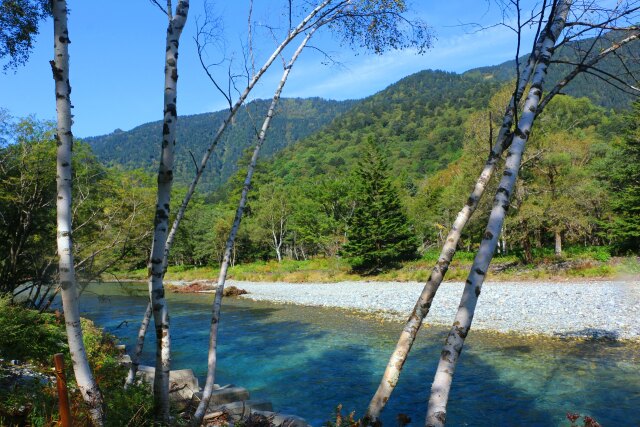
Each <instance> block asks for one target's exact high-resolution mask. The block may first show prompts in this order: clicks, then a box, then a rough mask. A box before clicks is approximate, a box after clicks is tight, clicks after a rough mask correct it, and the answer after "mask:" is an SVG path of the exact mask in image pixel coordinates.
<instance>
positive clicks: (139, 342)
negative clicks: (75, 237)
mask: <svg viewBox="0 0 640 427" xmlns="http://www.w3.org/2000/svg"><path fill="white" fill-rule="evenodd" d="M152 312H153V310H152V309H151V303H149V304H147V309H146V310H145V312H144V317H143V318H142V323H141V324H140V329H139V330H138V338H137V339H136V346H135V348H134V349H133V353H132V355H131V366H130V367H129V373H128V374H127V379H126V381H125V383H124V388H125V389H126V388H127V387H129V386H130V385H131V384H133V382H134V381H135V379H136V373H137V372H138V366H140V355H141V354H142V348H143V347H144V337H145V335H146V334H147V328H148V327H149V321H150V320H151V313H152Z"/></svg>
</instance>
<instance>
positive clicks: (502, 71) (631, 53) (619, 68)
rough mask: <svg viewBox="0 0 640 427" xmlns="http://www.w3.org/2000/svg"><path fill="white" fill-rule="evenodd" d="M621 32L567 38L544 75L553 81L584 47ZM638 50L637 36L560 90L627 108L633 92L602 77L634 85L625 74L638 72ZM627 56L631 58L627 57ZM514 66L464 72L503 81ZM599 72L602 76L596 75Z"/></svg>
mask: <svg viewBox="0 0 640 427" xmlns="http://www.w3.org/2000/svg"><path fill="white" fill-rule="evenodd" d="M624 34H625V33H622V32H617V31H611V32H609V33H608V34H606V36H604V37H602V38H601V39H599V40H596V41H595V42H594V39H591V38H589V39H585V40H580V41H576V42H570V43H567V44H566V45H563V46H562V47H560V49H559V51H558V52H557V53H556V54H555V55H554V60H553V62H552V64H551V65H550V67H549V73H548V75H547V78H546V79H545V81H546V82H547V83H548V86H552V85H554V84H555V83H556V82H558V81H559V80H560V79H561V78H563V77H564V76H565V75H566V74H567V73H568V72H569V71H570V70H571V69H573V67H574V66H573V65H570V64H574V63H576V62H578V58H580V57H581V55H584V52H585V51H588V50H591V51H592V52H600V51H602V50H603V49H606V48H607V47H609V46H611V44H612V41H613V40H620V39H621V38H623V36H624ZM639 51H640V40H635V41H632V42H631V43H629V44H628V45H626V46H623V47H621V48H620V49H619V51H618V52H617V54H616V55H610V56H609V57H607V58H605V59H604V60H602V61H601V62H600V63H599V64H598V67H597V69H598V70H601V72H599V71H593V72H591V71H589V72H584V73H581V74H580V75H579V76H577V77H576V78H575V79H574V80H573V81H572V82H571V83H570V84H569V85H568V86H567V87H566V88H565V90H563V93H565V94H567V95H571V96H573V97H576V98H580V97H587V98H589V99H590V100H591V102H593V103H594V104H595V105H599V106H601V107H605V108H612V109H615V110H627V109H629V107H630V106H631V102H632V101H633V100H634V96H633V95H631V94H629V93H626V92H625V91H622V90H618V89H616V88H615V87H613V86H612V85H611V84H610V83H607V82H605V81H604V79H607V80H608V81H610V82H612V83H614V84H615V85H616V86H618V87H621V86H622V85H621V84H620V83H618V82H616V81H615V80H614V79H613V78H611V76H615V77H616V78H618V77H619V78H620V79H621V80H622V81H624V82H626V83H628V84H632V85H637V82H635V81H634V80H632V79H630V78H629V77H628V75H627V74H628V72H629V71H631V72H633V74H634V75H638V71H640V61H639V60H638V59H637V56H638V55H637V52H639ZM527 58H528V55H525V56H522V57H521V58H520V61H519V62H520V65H521V66H523V64H526V61H527ZM622 58H624V59H625V64H624V65H623V63H622V60H621V59H622ZM630 58H633V59H631V60H630ZM625 67H626V69H625ZM515 69H516V61H515V60H511V61H507V62H503V63H502V64H499V65H492V66H488V67H480V68H474V69H471V70H469V71H467V72H465V73H464V74H465V75H470V76H471V75H474V76H482V77H484V78H486V79H495V80H498V81H500V82H506V81H509V80H511V79H513V76H514V75H515ZM607 74H608V76H607ZM598 75H599V76H600V77H602V78H600V77H598Z"/></svg>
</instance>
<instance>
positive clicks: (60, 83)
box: [50, 0, 104, 426]
mask: <svg viewBox="0 0 640 427" xmlns="http://www.w3.org/2000/svg"><path fill="white" fill-rule="evenodd" d="M52 12H53V36H54V59H53V61H50V63H51V71H52V72H53V79H54V80H55V95H56V111H57V125H58V126H57V134H56V142H57V145H58V149H57V156H56V158H57V161H56V174H57V175H56V189H57V194H58V196H57V200H56V212H57V244H58V257H59V262H58V266H59V267H58V270H59V278H60V289H61V291H60V294H61V296H62V306H63V309H64V319H65V328H66V331H67V340H68V343H69V353H70V355H71V361H72V363H73V372H74V375H75V378H76V382H77V384H78V388H79V389H80V393H81V394H82V397H83V399H84V401H85V402H86V403H87V405H88V406H89V413H90V415H91V420H92V422H93V423H94V424H95V425H97V426H101V425H103V424H104V408H103V406H104V402H103V398H102V393H101V392H100V389H99V388H98V385H97V383H96V380H95V378H94V377H93V374H92V372H91V368H90V366H89V361H88V359H87V352H86V350H85V348H84V343H83V341H82V327H81V326H80V310H79V307H78V288H77V282H76V273H75V266H74V262H73V242H72V239H71V232H72V223H71V218H72V215H73V212H72V209H71V181H72V171H71V156H72V150H73V134H72V132H71V123H72V121H71V117H72V115H71V97H70V95H71V85H70V83H69V43H71V41H70V40H69V31H68V28H67V2H66V1H65V0H54V1H53V2H52Z"/></svg>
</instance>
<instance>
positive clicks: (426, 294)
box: [364, 37, 543, 424]
mask: <svg viewBox="0 0 640 427" xmlns="http://www.w3.org/2000/svg"><path fill="white" fill-rule="evenodd" d="M542 39H543V38H542V37H541V40H542ZM541 47H542V44H541V43H540V42H538V43H536V46H535V48H534V50H533V52H532V54H531V56H530V57H529V61H528V63H527V66H526V67H525V69H524V70H523V71H522V73H521V76H520V78H519V84H518V87H517V89H516V92H515V94H514V96H512V98H511V100H510V102H509V105H508V106H507V108H506V110H505V114H504V117H503V121H502V126H501V128H500V131H499V132H498V136H497V138H496V142H495V144H494V145H493V148H492V150H491V152H490V153H489V157H488V158H487V161H486V163H485V165H484V168H483V169H482V172H481V174H480V176H479V177H478V180H477V181H476V184H475V186H474V188H473V191H472V192H471V194H470V196H469V198H468V199H467V203H466V204H465V206H464V207H463V208H462V210H460V212H458V215H457V217H456V219H455V221H454V223H453V225H452V226H451V229H450V231H449V234H448V235H447V238H446V240H445V242H444V245H443V247H442V251H441V252H440V257H439V258H438V262H437V263H436V265H435V266H434V268H433V270H432V271H431V275H430V276H429V279H428V280H427V283H426V284H425V286H424V288H423V289H422V293H421V294H420V296H419V297H418V301H417V302H416V305H415V306H414V308H413V311H412V313H411V315H410V316H409V319H408V320H407V322H406V323H405V326H404V328H403V330H402V332H401V333H400V338H399V339H398V343H397V344H396V348H395V349H394V351H393V353H392V354H391V357H390V359H389V363H388V364H387V367H386V369H385V372H384V374H383V376H382V379H381V381H380V384H379V385H378V389H377V390H376V393H375V394H374V396H373V398H372V399H371V402H369V407H368V408H367V412H366V414H365V417H364V423H365V424H367V423H371V424H375V423H376V421H377V420H378V418H379V417H380V413H381V412H382V410H383V409H384V407H385V405H386V404H387V401H388V400H389V398H390V396H391V393H393V390H394V389H395V387H396V385H397V383H398V379H399V377H400V373H401V372H402V368H403V366H404V363H405V361H406V360H407V356H408V355H409V352H410V351H411V347H412V346H413V343H414V341H415V339H416V335H417V334H418V331H419V330H420V327H421V326H422V322H423V321H424V319H425V317H426V316H427V315H428V314H429V310H430V308H431V303H432V302H433V298H434V297H435V295H436V293H437V292H438V289H439V287H440V284H441V283H442V280H443V279H444V276H445V275H446V273H447V270H448V269H449V264H450V263H451V260H452V259H453V256H454V255H455V253H456V248H457V246H458V242H459V241H460V237H461V235H462V231H463V230H464V227H465V226H466V225H467V223H468V222H469V219H470V218H471V216H472V215H473V213H474V212H475V210H476V208H477V207H478V203H480V199H481V198H482V195H483V194H484V191H485V189H486V187H487V184H488V183H489V180H490V179H491V176H492V175H493V172H494V171H495V168H496V165H497V163H498V160H499V159H500V156H501V155H502V152H503V151H504V150H505V149H506V148H508V146H509V144H510V138H511V134H510V130H511V127H512V125H513V118H514V109H515V108H517V105H518V103H519V102H520V99H521V97H522V94H523V93H524V90H525V88H526V86H527V84H528V83H529V80H530V77H531V73H532V71H533V69H534V67H535V64H536V62H537V58H538V56H539V54H540V49H541Z"/></svg>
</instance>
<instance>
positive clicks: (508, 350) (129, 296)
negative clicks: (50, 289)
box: [81, 284, 640, 426]
mask: <svg viewBox="0 0 640 427" xmlns="http://www.w3.org/2000/svg"><path fill="white" fill-rule="evenodd" d="M212 299H213V296H212V295H210V294H195V295H193V294H191V295H170V297H169V303H170V313H171V336H172V354H173V361H172V368H173V369H181V368H192V369H193V370H194V371H195V373H196V375H198V376H199V377H200V379H201V381H203V379H204V376H205V373H206V357H207V342H208V330H209V329H208V327H209V321H210V307H211V302H212ZM146 301H147V300H146V296H145V288H144V287H141V286H137V287H136V286H133V287H132V286H127V287H125V288H123V287H121V286H120V285H115V284H106V285H104V284H103V285H93V286H91V287H90V289H89V292H87V293H85V295H83V297H82V301H81V310H82V312H83V315H85V316H86V317H89V318H91V319H93V320H95V321H96V323H98V324H99V325H101V326H103V327H105V329H106V330H107V331H108V332H111V333H113V334H115V335H116V336H118V337H119V338H120V339H121V341H122V342H123V343H124V344H126V345H127V350H129V349H130V348H131V345H132V344H133V343H134V341H135V335H136V333H137V328H138V325H139V321H140V317H141V316H142V314H143V312H144V307H145V305H146ZM123 321H127V322H128V323H124V324H123V323H122V322H123ZM119 325H120V327H118V326H119ZM400 329H401V325H400V324H399V323H391V322H380V321H379V320H377V319H375V318H366V317H363V316H361V315H355V314H352V313H349V312H346V311H343V310H330V309H321V308H309V307H299V306H292V305H286V306H285V305H273V304H268V303H258V302H252V301H245V300H238V299H230V298H228V299H226V300H225V301H224V306H223V312H222V320H221V324H220V340H219V369H218V372H217V380H216V382H218V383H220V384H226V383H234V384H237V385H241V386H243V387H246V388H248V389H249V390H250V392H251V395H252V398H265V399H269V400H271V401H272V402H273V404H274V408H275V409H276V410H278V411H280V412H284V413H293V414H297V415H300V416H302V417H305V418H306V419H307V420H308V421H309V422H310V423H311V424H312V425H314V426H317V425H321V424H322V423H323V422H325V421H327V420H328V419H329V418H330V416H331V414H332V412H333V408H335V406H336V405H337V404H338V403H342V404H343V407H344V411H352V410H354V411H356V415H358V414H362V412H363V411H364V409H365V408H366V405H367V403H368V399H369V398H370V397H371V396H372V395H373V392H374V391H375V389H376V387H377V381H378V380H379V378H380V375H381V374H382V372H383V370H384V367H385V364H386V361H387V360H388V357H389V355H390V352H391V350H392V349H393V347H394V345H395V342H396V339H397V337H398V334H399V332H400ZM152 335H153V334H149V335H148V336H149V339H148V340H147V342H146V345H145V352H144V356H143V363H145V364H152V363H153V354H154V345H155V343H154V340H153V337H152ZM445 335H446V331H445V329H444V328H423V332H421V334H420V336H419V338H418V341H417V342H416V345H415V347H414V350H413V351H412V353H411V356H410V357H409V360H408V361H407V363H406V365H405V369H404V371H403V375H402V376H401V378H400V382H399V383H398V387H397V389H396V391H395V393H394V394H393V396H392V397H391V400H390V402H389V405H388V406H387V409H386V410H385V413H384V416H383V421H384V423H385V425H396V421H395V417H396V415H397V414H398V413H404V414H407V415H409V416H410V417H411V418H412V420H413V422H412V423H411V425H423V423H424V414H425V411H426V399H427V396H428V391H429V387H430V385H431V380H432V379H433V375H434V372H435V367H436V364H437V361H438V354H439V351H440V349H441V345H442V343H443V341H444V337H445ZM639 348H640V345H639V344H637V343H623V342H619V341H593V340H569V339H550V338H539V337H520V336H515V335H514V336H511V335H505V334H494V333H487V332H481V331H472V333H471V334H470V335H469V337H468V339H467V344H466V346H465V350H464V351H463V355H462V357H461V359H460V364H459V365H458V368H457V371H456V376H455V379H454V386H453V390H452V393H451V396H450V404H449V416H448V425H451V426H496V425H498V426H502V425H510V426H553V425H568V423H567V421H566V419H565V414H566V413H567V412H568V411H571V412H580V413H585V414H590V415H592V416H594V417H595V418H596V419H597V420H598V421H599V422H600V423H601V424H602V425H604V426H637V425H639V424H640V410H638V409H637V408H640V370H639V369H637V367H638V361H639V360H640V352H639V351H638V350H639Z"/></svg>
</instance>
